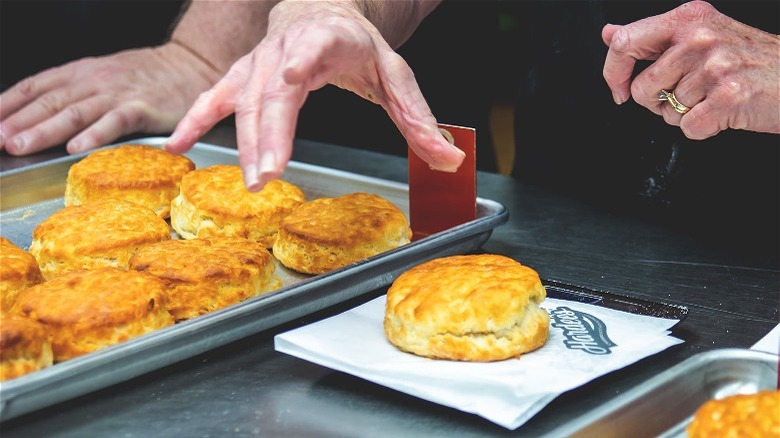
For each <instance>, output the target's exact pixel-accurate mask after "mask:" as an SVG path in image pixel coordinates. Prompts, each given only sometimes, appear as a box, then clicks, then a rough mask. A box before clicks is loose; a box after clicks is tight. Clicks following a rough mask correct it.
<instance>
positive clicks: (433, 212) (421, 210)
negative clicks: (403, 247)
mask: <svg viewBox="0 0 780 438" xmlns="http://www.w3.org/2000/svg"><path fill="white" fill-rule="evenodd" d="M439 129H440V130H442V134H444V136H445V137H447V139H448V140H450V142H451V143H453V144H454V145H455V146H456V147H457V148H458V149H460V150H462V151H463V152H464V153H465V154H466V158H465V159H464V160H463V164H461V165H460V167H459V168H458V170H457V171H456V172H454V173H449V172H442V171H438V170H432V169H431V168H430V166H429V165H428V163H426V162H425V161H423V160H422V159H421V158H420V157H418V156H417V154H415V153H414V152H413V151H412V150H411V148H410V149H409V224H410V226H411V228H412V240H418V239H422V238H423V237H426V236H429V235H431V234H434V233H438V232H439V231H443V230H446V229H448V228H452V227H454V226H457V225H460V224H463V223H466V222H469V221H472V220H474V219H475V218H476V217H477V166H476V155H477V150H476V149H477V136H476V130H475V129H474V128H466V127H462V126H452V125H443V124H439Z"/></svg>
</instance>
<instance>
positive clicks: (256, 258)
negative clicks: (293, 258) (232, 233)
mask: <svg viewBox="0 0 780 438" xmlns="http://www.w3.org/2000/svg"><path fill="white" fill-rule="evenodd" d="M273 264H274V260H273V256H272V255H271V253H270V252H269V251H268V250H267V249H266V248H265V247H264V246H263V245H260V244H259V243H256V242H253V241H250V240H247V239H244V238H239V237H236V238H231V237H216V238H207V239H191V240H168V241H164V242H160V243H156V244H152V245H147V246H144V247H143V248H141V249H140V250H139V251H138V252H137V253H136V254H135V255H133V257H131V258H130V268H131V269H135V270H137V271H143V272H148V273H150V274H153V275H154V276H156V277H160V278H163V279H164V280H165V281H167V282H171V283H187V282H192V283H198V282H201V281H204V279H207V280H208V281H209V282H214V281H218V280H220V279H223V280H224V279H228V280H231V281H239V282H241V283H249V282H250V279H251V276H252V275H257V274H266V273H267V274H268V275H263V276H264V277H267V276H270V275H271V274H272V273H273V270H274V267H273V266H271V265H273Z"/></svg>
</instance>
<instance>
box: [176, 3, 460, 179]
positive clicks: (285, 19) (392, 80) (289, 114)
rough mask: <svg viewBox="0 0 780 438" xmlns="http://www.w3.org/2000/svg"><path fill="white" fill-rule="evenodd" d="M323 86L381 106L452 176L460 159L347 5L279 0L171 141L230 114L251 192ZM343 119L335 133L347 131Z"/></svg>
mask: <svg viewBox="0 0 780 438" xmlns="http://www.w3.org/2000/svg"><path fill="white" fill-rule="evenodd" d="M326 84H333V85H336V86H338V87H341V88H344V89H346V90H350V91H352V92H354V93H356V94H358V95H359V96H361V97H363V98H365V99H368V100H370V101H372V102H374V103H376V104H379V105H381V106H382V107H383V108H384V109H385V110H386V111H387V113H388V115H389V116H390V117H391V119H392V120H393V121H394V122H395V124H396V126H397V127H398V129H399V130H400V131H401V133H402V134H403V135H404V137H405V138H406V139H407V141H408V142H409V146H410V147H411V148H412V149H413V150H414V151H415V153H417V154H418V155H419V156H420V157H422V158H423V159H424V160H425V161H427V162H428V163H429V164H430V165H431V166H432V167H434V168H437V169H440V170H445V171H454V170H456V169H457V168H458V166H459V165H460V164H461V162H462V161H463V158H464V154H463V152H462V151H460V150H458V149H457V148H455V147H454V146H452V145H450V144H449V143H448V142H447V141H446V140H445V139H444V137H442V135H441V134H440V133H439V131H438V129H437V124H436V120H435V119H434V117H433V115H432V114H431V111H430V109H429V108H428V105H427V103H426V102H425V99H424V97H423V96H422V93H421V92H420V89H419V86H418V85H417V82H416V81H415V78H414V74H413V73H412V71H411V69H410V68H409V66H408V65H407V64H406V62H405V61H404V60H403V59H402V58H401V57H400V56H399V55H398V54H397V53H395V52H394V51H393V49H392V48H391V47H390V46H389V45H388V44H387V42H386V41H385V39H383V37H382V35H380V33H379V31H378V30H377V29H376V27H374V26H373V25H372V24H371V23H370V22H369V21H368V20H367V19H366V18H365V17H364V16H363V15H362V14H361V13H359V12H358V11H357V10H355V9H352V8H350V7H349V6H348V4H347V3H344V4H335V3H332V2H282V3H280V4H279V5H277V6H276V7H275V8H274V9H273V10H272V11H271V14H270V16H269V27H268V33H267V35H266V37H265V39H264V40H263V41H262V42H261V43H260V44H259V45H258V46H257V47H256V48H255V49H254V50H253V51H252V52H251V53H249V54H248V55H246V56H244V57H243V58H241V59H240V60H238V61H237V62H236V63H235V64H234V65H233V66H232V67H231V69H230V70H229V71H228V73H227V74H226V75H225V76H224V77H223V78H222V79H221V80H220V81H219V82H218V83H217V84H216V85H215V86H214V87H213V88H212V89H210V90H209V91H207V92H205V93H203V94H202V95H201V96H200V97H199V98H198V99H197V101H196V102H195V104H194V105H193V107H192V108H191V109H190V111H189V112H187V114H186V115H185V116H184V118H183V119H182V120H181V122H180V123H179V124H178V126H177V127H176V129H175V131H174V132H173V134H172V135H171V137H170V138H169V140H168V142H167V144H166V148H167V149H168V150H170V151H172V152H184V151H186V150H188V149H189V148H191V147H192V145H193V144H194V143H195V142H196V141H197V139H198V138H199V137H200V136H202V135H203V134H204V133H206V131H208V130H209V129H210V128H211V127H213V126H214V125H215V124H216V123H217V122H218V121H219V120H221V119H222V118H224V117H226V116H228V115H229V114H231V113H233V112H235V115H236V137H237V142H238V150H239V161H240V164H241V167H242V169H243V171H244V180H245V183H246V185H247V187H248V188H249V189H250V190H259V189H260V188H262V187H263V185H265V183H266V182H267V181H269V180H271V179H274V178H278V177H279V176H280V175H281V173H282V171H283V169H284V167H285V166H286V164H287V162H288V161H289V159H290V155H291V153H292V142H293V138H294V135H295V127H296V121H297V116H298V112H299V110H300V107H301V106H302V105H303V103H304V101H305V99H306V97H307V96H308V93H309V92H310V91H312V90H315V89H318V88H320V87H322V86H324V85H326ZM350 123H351V121H349V120H344V124H343V126H339V127H337V128H336V129H350Z"/></svg>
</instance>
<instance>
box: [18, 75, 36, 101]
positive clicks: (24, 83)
mask: <svg viewBox="0 0 780 438" xmlns="http://www.w3.org/2000/svg"><path fill="white" fill-rule="evenodd" d="M16 87H17V90H19V92H20V93H21V94H22V95H23V96H25V97H28V98H29V97H32V96H35V95H36V94H38V83H37V82H36V80H35V78H33V77H28V78H24V79H22V80H21V82H19V84H18V85H17V86H16Z"/></svg>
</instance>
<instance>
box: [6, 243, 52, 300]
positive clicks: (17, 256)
mask: <svg viewBox="0 0 780 438" xmlns="http://www.w3.org/2000/svg"><path fill="white" fill-rule="evenodd" d="M39 283H43V275H42V274H41V269H40V267H38V261H37V260H35V257H33V255H32V254H30V253H29V252H27V251H25V250H23V249H22V248H20V247H18V246H16V245H15V244H14V243H13V242H11V241H10V240H8V239H6V238H5V237H0V312H1V311H8V310H11V306H13V304H14V300H15V299H16V295H17V294H18V293H19V291H21V290H23V289H27V288H28V287H30V286H35V285H36V284H39Z"/></svg>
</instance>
